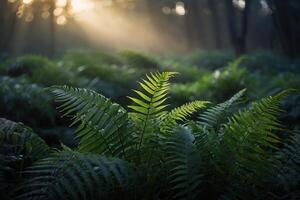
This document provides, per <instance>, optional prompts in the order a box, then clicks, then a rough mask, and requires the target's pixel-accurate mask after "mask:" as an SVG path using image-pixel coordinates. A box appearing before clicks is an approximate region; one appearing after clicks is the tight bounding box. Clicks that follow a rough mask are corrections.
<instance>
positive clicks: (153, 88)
mask: <svg viewBox="0 0 300 200" xmlns="http://www.w3.org/2000/svg"><path fill="white" fill-rule="evenodd" d="M175 74H176V73H175V72H162V73H160V72H157V73H151V74H150V75H146V79H143V80H142V82H140V83H139V85H140V86H141V88H143V90H144V91H143V92H142V91H138V90H134V92H135V93H136V94H137V95H138V96H139V98H134V97H128V98H129V99H131V100H132V102H133V105H130V106H128V107H129V108H131V109H132V110H133V112H132V113H131V117H132V119H134V120H135V121H136V124H137V125H138V127H137V128H138V137H139V141H138V143H139V144H138V149H140V147H141V145H142V143H143V139H144V135H145V133H148V135H151V133H152V132H153V131H154V130H153V128H155V127H156V125H157V124H155V123H156V122H155V121H156V119H157V118H159V117H161V116H162V115H163V114H164V113H165V112H164V111H163V109H164V108H165V107H167V104H165V101H166V100H167V94H168V90H169V79H170V78H171V77H173V76H174V75H175ZM149 129H152V130H149Z"/></svg>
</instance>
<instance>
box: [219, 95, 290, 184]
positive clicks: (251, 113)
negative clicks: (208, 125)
mask: <svg viewBox="0 0 300 200" xmlns="http://www.w3.org/2000/svg"><path fill="white" fill-rule="evenodd" d="M289 94H290V91H284V92H281V93H279V94H277V95H275V96H272V97H266V98H264V99H262V100H260V101H258V102H255V103H253V104H252V107H251V108H249V109H246V110H244V111H242V112H239V113H238V114H235V115H233V117H231V118H230V120H229V122H228V123H227V124H225V125H224V129H223V130H222V133H221V135H222V138H221V141H220V143H221V147H222V148H223V151H224V152H226V153H227V154H228V155H230V157H228V161H227V164H230V165H232V168H231V171H230V172H229V174H231V175H232V176H235V175H238V176H241V174H243V175H242V177H240V178H242V180H244V181H245V182H247V183H252V182H255V183H259V182H261V180H260V178H261V177H265V176H267V175H268V174H270V173H271V169H272V168H273V167H272V166H273V164H274V163H273V162H272V159H271V152H270V151H268V150H269V149H275V150H276V149H277V147H276V145H277V144H278V142H279V138H278V137H277V136H276V135H275V134H274V131H278V130H281V129H282V126H281V125H280V123H279V121H278V120H277V117H278V116H279V115H280V113H281V112H282V111H281V110H280V109H279V106H280V103H281V101H282V100H283V99H284V98H286V97H287V96H288V95H289Z"/></svg>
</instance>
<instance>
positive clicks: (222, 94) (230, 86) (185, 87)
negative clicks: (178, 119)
mask: <svg viewBox="0 0 300 200" xmlns="http://www.w3.org/2000/svg"><path fill="white" fill-rule="evenodd" d="M240 62H241V60H236V61H234V62H232V63H230V64H229V65H228V66H226V67H225V68H223V69H220V70H216V71H215V72H214V73H212V74H204V75H203V76H202V77H200V78H199V80H198V81H196V82H192V83H186V84H180V83H179V84H175V85H174V86H173V87H172V89H171V92H172V96H174V98H176V101H179V102H186V101H187V100H194V99H199V98H205V99H208V100H212V101H215V102H222V101H224V100H226V99H228V98H229V97H230V96H232V95H233V94H235V93H236V92H238V91H239V90H241V89H243V88H245V87H246V85H247V84H246V83H245V82H246V80H245V77H246V76H247V74H248V71H247V70H246V69H245V68H241V67H240V66H239V63H240ZM187 98H188V99H187Z"/></svg>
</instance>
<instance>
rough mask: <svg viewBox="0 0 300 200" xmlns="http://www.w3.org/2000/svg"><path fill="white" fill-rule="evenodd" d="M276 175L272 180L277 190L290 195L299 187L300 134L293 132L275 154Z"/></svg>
mask: <svg viewBox="0 0 300 200" xmlns="http://www.w3.org/2000/svg"><path fill="white" fill-rule="evenodd" d="M276 157H277V158H278V160H279V162H280V163H279V164H278V167H277V168H278V170H277V175H276V176H275V180H273V181H274V182H275V183H276V185H277V186H278V188H280V189H281V190H284V191H287V192H288V193H290V194H292V193H293V192H295V191H297V189H298V188H299V186H300V132H299V131H295V132H294V133H293V134H292V135H291V136H290V137H289V139H288V140H287V142H286V143H285V145H284V147H283V148H282V149H281V150H280V151H279V152H278V153H277V155H276Z"/></svg>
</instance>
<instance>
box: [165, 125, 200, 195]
mask: <svg viewBox="0 0 300 200" xmlns="http://www.w3.org/2000/svg"><path fill="white" fill-rule="evenodd" d="M193 141H194V137H193V135H192V134H191V131H190V130H189V129H187V128H183V127H181V128H179V129H178V130H177V131H176V132H175V133H174V134H172V135H170V138H169V141H168V142H167V143H166V164H167V167H168V171H169V175H168V179H169V184H170V188H171V193H172V194H173V195H172V196H173V197H172V198H173V199H198V197H199V193H200V190H199V186H200V184H201V181H202V179H201V177H202V174H201V173H200V170H201V157H200V155H199V153H198V152H197V149H196V147H195V145H194V144H193Z"/></svg>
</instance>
